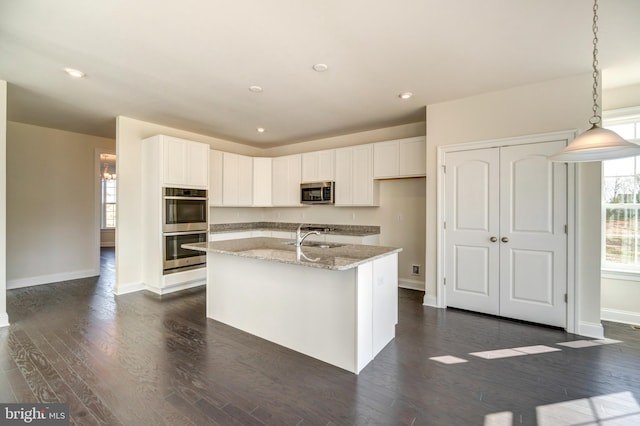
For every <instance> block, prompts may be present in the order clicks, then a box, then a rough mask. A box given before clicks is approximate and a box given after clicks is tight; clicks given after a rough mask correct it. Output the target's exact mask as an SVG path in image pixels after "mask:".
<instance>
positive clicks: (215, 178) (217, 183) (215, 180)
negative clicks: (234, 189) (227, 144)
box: [209, 149, 224, 206]
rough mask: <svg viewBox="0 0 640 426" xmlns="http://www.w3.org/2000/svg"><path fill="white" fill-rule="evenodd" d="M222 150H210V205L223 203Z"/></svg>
mask: <svg viewBox="0 0 640 426" xmlns="http://www.w3.org/2000/svg"><path fill="white" fill-rule="evenodd" d="M223 154H224V153H223V152H222V151H216V150H215V149H212V150H210V151H209V205H210V206H221V205H222V156H223Z"/></svg>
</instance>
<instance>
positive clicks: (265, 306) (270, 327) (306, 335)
mask: <svg viewBox="0 0 640 426" xmlns="http://www.w3.org/2000/svg"><path fill="white" fill-rule="evenodd" d="M356 273H357V268H354V269H350V270H347V271H332V270H326V269H318V268H308V267H303V266H300V265H290V264H285V263H279V262H272V261H268V260H261V259H251V258H247V257H240V256H229V255H225V254H218V253H212V252H209V253H207V317H209V318H212V319H214V320H217V321H220V322H223V323H225V324H228V325H230V326H232V327H235V328H238V329H240V330H243V331H246V332H248V333H251V334H254V335H256V336H259V337H262V338H264V339H267V340H270V341H272V342H275V343H277V344H280V345H282V346H285V347H288V348H290V349H293V350H295V351H298V352H301V353H304V354H306V355H309V356H312V357H314V358H317V359H320V360H322V361H325V362H328V363H330V364H332V365H335V366H338V367H341V368H344V369H346V370H348V371H352V372H355V373H357V372H358V371H357V369H356V356H357V353H356V344H357V342H356Z"/></svg>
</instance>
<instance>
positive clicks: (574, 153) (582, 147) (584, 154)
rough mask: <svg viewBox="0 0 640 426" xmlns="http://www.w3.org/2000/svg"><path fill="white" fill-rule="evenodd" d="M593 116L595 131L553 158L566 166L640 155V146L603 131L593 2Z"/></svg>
mask: <svg viewBox="0 0 640 426" xmlns="http://www.w3.org/2000/svg"><path fill="white" fill-rule="evenodd" d="M592 30H593V65H592V66H593V92H592V96H593V116H592V117H591V119H590V120H589V123H590V124H591V126H592V127H591V128H590V129H589V130H587V131H586V132H584V133H582V134H581V135H579V136H578V137H577V138H575V139H574V140H573V141H572V142H571V143H570V144H569V145H567V147H566V148H565V149H563V150H562V151H560V152H559V153H557V154H554V155H552V156H550V157H549V160H551V161H558V162H563V163H573V162H586V161H603V160H613V159H616V158H624V157H632V156H634V155H640V145H636V144H634V143H631V142H628V141H626V140H624V139H622V138H621V137H620V136H619V135H618V134H617V133H616V132H614V131H611V130H608V129H603V128H602V127H600V123H601V122H602V117H601V116H600V114H599V112H600V105H598V95H599V93H598V77H599V76H600V72H599V70H598V0H594V1H593V25H592Z"/></svg>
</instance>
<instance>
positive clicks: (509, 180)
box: [500, 141, 567, 327]
mask: <svg viewBox="0 0 640 426" xmlns="http://www.w3.org/2000/svg"><path fill="white" fill-rule="evenodd" d="M564 146H565V142H564V141H554V142H544V143H538V144H531V145H517V146H510V147H504V148H501V151H500V164H501V169H500V191H501V192H500V194H501V196H500V201H501V204H500V218H501V224H500V237H501V239H503V238H506V239H508V241H507V242H502V241H501V242H500V284H501V291H500V315H502V316H505V317H509V318H517V319H521V320H525V321H532V322H538V323H543V324H548V325H554V326H559V327H565V326H566V313H567V309H566V303H565V301H564V294H565V293H566V288H567V276H566V265H567V235H566V234H565V224H566V223H567V198H566V197H567V195H566V194H567V167H566V165H565V164H562V163H553V162H550V161H548V160H547V156H548V155H551V154H553V153H554V152H558V151H560V150H562V149H563V148H564Z"/></svg>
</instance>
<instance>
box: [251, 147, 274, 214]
mask: <svg viewBox="0 0 640 426" xmlns="http://www.w3.org/2000/svg"><path fill="white" fill-rule="evenodd" d="M253 205H254V206H270V205H271V158H254V159H253Z"/></svg>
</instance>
